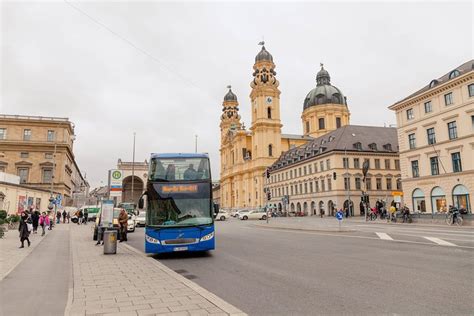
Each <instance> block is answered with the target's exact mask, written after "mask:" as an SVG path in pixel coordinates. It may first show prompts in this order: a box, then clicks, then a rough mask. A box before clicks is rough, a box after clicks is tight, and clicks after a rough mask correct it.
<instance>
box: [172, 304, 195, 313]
mask: <svg viewBox="0 0 474 316" xmlns="http://www.w3.org/2000/svg"><path fill="white" fill-rule="evenodd" d="M192 309H199V306H197V305H196V304H188V305H181V306H170V310H171V311H172V312H179V311H187V310H192Z"/></svg>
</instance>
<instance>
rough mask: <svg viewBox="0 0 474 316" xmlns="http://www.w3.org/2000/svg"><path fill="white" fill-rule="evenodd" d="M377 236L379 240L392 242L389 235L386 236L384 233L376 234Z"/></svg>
mask: <svg viewBox="0 0 474 316" xmlns="http://www.w3.org/2000/svg"><path fill="white" fill-rule="evenodd" d="M376 234H377V236H379V238H380V239H383V240H393V238H392V237H390V236H389V235H387V234H386V233H376Z"/></svg>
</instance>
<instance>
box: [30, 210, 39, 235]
mask: <svg viewBox="0 0 474 316" xmlns="http://www.w3.org/2000/svg"><path fill="white" fill-rule="evenodd" d="M39 218H40V212H38V211H34V212H33V214H31V221H32V223H33V234H37V233H38V221H39Z"/></svg>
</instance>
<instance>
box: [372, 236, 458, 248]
mask: <svg viewBox="0 0 474 316" xmlns="http://www.w3.org/2000/svg"><path fill="white" fill-rule="evenodd" d="M375 234H376V235H377V237H378V238H380V239H381V240H389V241H401V242H416V243H423V242H424V243H426V241H429V242H431V243H433V244H434V245H440V246H449V247H459V245H456V244H454V243H452V242H449V241H446V240H444V239H441V238H437V237H430V236H417V237H418V238H417V239H418V240H413V239H412V240H404V239H399V238H394V237H392V236H390V235H389V234H387V233H382V232H375Z"/></svg>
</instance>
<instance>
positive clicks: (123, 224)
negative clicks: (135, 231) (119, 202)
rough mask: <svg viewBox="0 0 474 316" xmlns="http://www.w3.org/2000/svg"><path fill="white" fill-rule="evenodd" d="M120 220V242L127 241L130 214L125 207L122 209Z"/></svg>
mask: <svg viewBox="0 0 474 316" xmlns="http://www.w3.org/2000/svg"><path fill="white" fill-rule="evenodd" d="M118 222H119V226H120V242H122V241H127V226H128V214H127V211H125V209H122V210H121V211H120V214H119V217H118Z"/></svg>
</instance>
